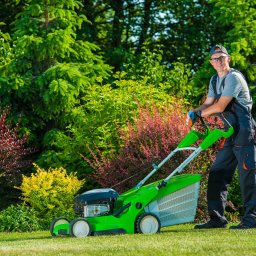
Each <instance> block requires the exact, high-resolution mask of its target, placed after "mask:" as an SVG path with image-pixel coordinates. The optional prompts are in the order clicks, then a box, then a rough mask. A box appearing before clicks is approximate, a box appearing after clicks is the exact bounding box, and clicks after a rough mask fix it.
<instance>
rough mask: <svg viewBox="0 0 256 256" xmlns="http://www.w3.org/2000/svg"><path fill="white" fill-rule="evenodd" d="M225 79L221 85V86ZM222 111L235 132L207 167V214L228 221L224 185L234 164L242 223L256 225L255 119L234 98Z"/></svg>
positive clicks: (225, 188) (230, 177)
mask: <svg viewBox="0 0 256 256" xmlns="http://www.w3.org/2000/svg"><path fill="white" fill-rule="evenodd" d="M224 80H225V79H224ZM224 80H223V81H222V83H223V85H221V86H224V82H225V81H224ZM214 83H215V85H214ZM214 86H215V87H214ZM213 88H215V92H216V80H215V81H214V79H213ZM216 95H217V93H216ZM220 96H221V95H217V97H216V98H217V99H218V98H220ZM223 114H224V116H225V117H226V119H227V120H228V121H229V122H230V124H231V125H232V126H233V127H234V134H233V135H232V136H231V137H230V138H228V139H227V140H226V141H225V143H224V146H223V147H222V148H221V149H219V150H218V153H217V156H216V160H215V162H214V163H213V165H212V167H211V170H210V174H209V179H208V191H207V200H208V211H209V216H210V218H211V219H212V220H216V221H221V222H222V223H225V224H226V223H227V219H226V217H225V216H224V210H225V206H226V201H227V188H228V185H229V184H230V182H231V180H232V177H233V175H234V172H235V170H236V167H238V174H239V181H240V187H241V194H242V199H243V203H244V207H245V213H244V216H243V218H242V223H243V224H244V225H247V226H256V173H255V170H256V153H255V152H256V147H255V143H254V131H255V127H254V121H253V118H252V116H251V111H250V109H249V108H247V107H245V106H243V105H241V104H240V103H239V102H238V101H237V100H236V99H233V100H232V101H231V103H230V104H229V105H228V106H227V108H226V109H225V111H224V112H223Z"/></svg>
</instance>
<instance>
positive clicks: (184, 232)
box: [0, 224, 256, 256]
mask: <svg viewBox="0 0 256 256" xmlns="http://www.w3.org/2000/svg"><path fill="white" fill-rule="evenodd" d="M0 255H4V256H7V255H18V256H20V255H33V256H34V255H76V256H77V255H92V256H94V255H95V256H97V255H107V256H108V255H136V256H138V255H147V256H148V255H156V256H160V255H174V256H176V255H179V256H183V255H197V256H201V255H202V256H206V255H221V256H224V255H232V256H234V255H246V256H251V255H256V229H250V230H229V229H215V230H195V229H193V225H192V224H185V225H177V226H172V227H168V228H163V229H162V230H161V233H159V234H155V235H141V234H134V235H116V236H95V237H85V238H70V237H58V238H56V237H55V238H54V237H51V235H50V234H49V232H47V231H44V232H31V233H0Z"/></svg>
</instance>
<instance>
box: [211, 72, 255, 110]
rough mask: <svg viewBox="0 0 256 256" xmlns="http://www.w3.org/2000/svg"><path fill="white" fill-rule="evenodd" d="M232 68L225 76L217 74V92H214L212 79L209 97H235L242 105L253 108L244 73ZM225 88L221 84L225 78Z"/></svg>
mask: <svg viewBox="0 0 256 256" xmlns="http://www.w3.org/2000/svg"><path fill="white" fill-rule="evenodd" d="M232 70H233V69H231V70H230V71H229V73H227V74H226V75H225V76H223V77H221V78H219V77H218V76H217V82H216V93H217V95H215V93H214V89H213V86H212V79H213V77H212V78H211V80H210V85H209V91H208V95H207V96H208V97H213V98H219V97H220V96H229V97H233V98H235V99H236V100H237V101H238V102H239V103H240V104H241V105H243V106H245V107H248V108H249V109H250V110H251V109H252V98H251V95H250V92H249V88H248V85H247V83H246V81H245V79H244V77H243V75H242V74H240V73H239V72H236V71H234V70H233V71H232ZM224 78H225V81H224V88H223V86H221V83H222V81H223V79H224Z"/></svg>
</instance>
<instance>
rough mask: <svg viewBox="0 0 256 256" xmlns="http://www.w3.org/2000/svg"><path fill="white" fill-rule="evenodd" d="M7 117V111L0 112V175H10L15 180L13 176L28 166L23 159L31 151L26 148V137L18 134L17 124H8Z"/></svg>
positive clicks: (27, 162) (18, 127)
mask: <svg viewBox="0 0 256 256" xmlns="http://www.w3.org/2000/svg"><path fill="white" fill-rule="evenodd" d="M8 115H9V109H5V110H3V111H0V174H4V175H11V174H12V175H13V177H11V178H13V179H15V176H14V174H15V173H16V172H19V171H20V169H21V168H23V167H25V166H28V165H29V164H30V162H29V161H26V160H25V159H24V158H25V156H27V155H28V154H31V153H32V149H30V148H26V142H27V136H26V135H25V134H24V135H20V134H19V133H20V131H19V129H20V126H19V123H17V124H16V126H12V124H11V123H8V120H7V119H8Z"/></svg>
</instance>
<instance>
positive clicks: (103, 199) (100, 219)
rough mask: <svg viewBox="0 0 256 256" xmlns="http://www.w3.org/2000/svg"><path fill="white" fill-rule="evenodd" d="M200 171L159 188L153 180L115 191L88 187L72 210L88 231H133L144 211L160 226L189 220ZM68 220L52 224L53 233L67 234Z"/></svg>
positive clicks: (198, 185) (197, 190)
mask: <svg viewBox="0 0 256 256" xmlns="http://www.w3.org/2000/svg"><path fill="white" fill-rule="evenodd" d="M200 179H201V175H199V174H183V175H178V176H175V177H173V178H172V179H170V180H169V181H168V182H167V183H166V185H165V186H163V187H161V188H160V189H159V188H158V184H159V183H161V181H156V182H153V183H150V184H148V185H145V186H141V187H140V188H132V189H130V190H128V191H127V192H125V193H123V194H121V195H120V196H119V195H118V193H117V192H115V191H114V190H112V189H99V190H97V189H96V190H90V191H88V192H86V193H83V194H81V195H79V196H77V197H76V199H75V211H76V213H77V214H79V215H80V217H82V218H85V219H86V220H87V222H88V223H89V225H90V227H91V235H102V234H125V233H128V234H132V233H135V232H136V231H137V229H136V221H137V219H138V218H139V216H141V215H142V214H143V213H153V214H154V215H156V216H157V217H158V219H159V220H160V223H161V227H163V226H171V225H175V224H181V223H187V222H192V221H193V220H194V217H195V214H196V207H197V200H198V193H199V187H200ZM70 225H71V224H70V223H68V222H67V223H64V224H63V223H61V224H59V225H55V226H54V228H53V230H52V232H51V233H52V235H63V234H67V235H69V234H70Z"/></svg>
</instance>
